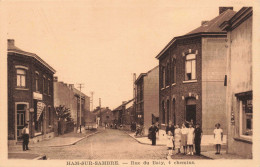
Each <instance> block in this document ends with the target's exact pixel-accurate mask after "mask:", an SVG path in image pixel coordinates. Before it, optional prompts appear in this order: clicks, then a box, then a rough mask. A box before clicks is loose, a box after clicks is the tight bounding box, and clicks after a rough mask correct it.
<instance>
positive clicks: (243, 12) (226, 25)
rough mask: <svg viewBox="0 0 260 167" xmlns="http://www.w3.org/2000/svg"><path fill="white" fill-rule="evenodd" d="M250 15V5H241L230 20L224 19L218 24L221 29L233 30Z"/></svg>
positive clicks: (251, 12)
mask: <svg viewBox="0 0 260 167" xmlns="http://www.w3.org/2000/svg"><path fill="white" fill-rule="evenodd" d="M252 15H253V8H252V7H243V8H241V9H240V10H239V11H238V12H237V13H236V14H235V15H234V16H233V17H232V18H231V19H230V20H227V21H224V22H223V23H222V24H221V25H220V28H221V29H222V30H227V31H229V30H233V29H235V28H236V27H238V26H239V25H240V24H241V23H243V22H244V21H245V20H246V19H248V18H249V17H250V16H252Z"/></svg>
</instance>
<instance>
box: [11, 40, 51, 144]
mask: <svg viewBox="0 0 260 167" xmlns="http://www.w3.org/2000/svg"><path fill="white" fill-rule="evenodd" d="M7 59H8V60H7V61H8V143H9V144H15V143H16V142H17V141H19V140H21V130H22V128H23V127H24V125H25V124H26V123H28V124H29V136H30V138H31V141H32V142H37V141H41V140H43V139H45V138H51V137H54V116H55V113H54V110H53V74H54V73H55V70H54V69H53V68H52V67H51V66H50V65H48V64H47V63H46V62H45V61H44V60H42V59H41V58H40V57H39V56H37V55H36V54H34V53H29V52H25V51H23V50H21V49H19V48H18V47H16V46H15V44H14V40H12V39H9V40H8V56H7Z"/></svg>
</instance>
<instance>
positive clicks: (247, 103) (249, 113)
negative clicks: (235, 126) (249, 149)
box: [240, 99, 253, 136]
mask: <svg viewBox="0 0 260 167" xmlns="http://www.w3.org/2000/svg"><path fill="white" fill-rule="evenodd" d="M241 104H242V109H241V113H240V120H241V124H240V126H241V127H240V130H241V132H240V133H241V134H242V135H246V136H252V135H253V104H252V99H243V100H241Z"/></svg>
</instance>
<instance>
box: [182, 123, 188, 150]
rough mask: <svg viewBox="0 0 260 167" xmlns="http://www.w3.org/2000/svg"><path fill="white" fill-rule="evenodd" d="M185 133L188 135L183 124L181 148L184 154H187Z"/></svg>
mask: <svg viewBox="0 0 260 167" xmlns="http://www.w3.org/2000/svg"><path fill="white" fill-rule="evenodd" d="M187 133H188V129H187V127H186V126H185V124H184V123H183V124H182V128H181V146H183V153H184V154H187Z"/></svg>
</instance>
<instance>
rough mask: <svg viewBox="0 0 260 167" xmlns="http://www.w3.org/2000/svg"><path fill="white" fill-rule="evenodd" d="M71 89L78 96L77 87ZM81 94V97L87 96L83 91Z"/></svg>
mask: <svg viewBox="0 0 260 167" xmlns="http://www.w3.org/2000/svg"><path fill="white" fill-rule="evenodd" d="M72 90H73V92H74V93H75V94H76V95H78V96H80V91H79V90H78V89H76V88H73V89H72ZM81 96H82V98H85V97H88V96H87V95H85V94H84V93H83V92H81Z"/></svg>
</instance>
